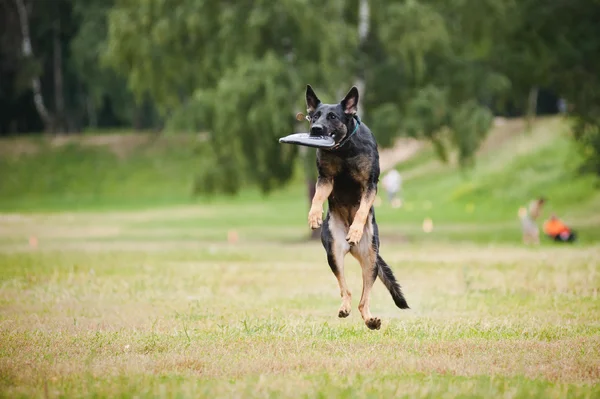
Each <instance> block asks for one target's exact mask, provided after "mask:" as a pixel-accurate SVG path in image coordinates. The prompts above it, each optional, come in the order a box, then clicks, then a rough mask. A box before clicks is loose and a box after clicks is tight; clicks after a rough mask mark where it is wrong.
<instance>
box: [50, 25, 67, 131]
mask: <svg viewBox="0 0 600 399" xmlns="http://www.w3.org/2000/svg"><path fill="white" fill-rule="evenodd" d="M53 52H54V103H55V113H54V114H55V120H56V122H55V126H54V128H55V129H56V130H57V132H64V131H65V95H64V84H63V68H62V46H61V44H60V20H59V19H57V20H56V21H54V35H53Z"/></svg>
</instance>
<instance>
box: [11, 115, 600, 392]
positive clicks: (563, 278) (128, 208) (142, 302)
mask: <svg viewBox="0 0 600 399" xmlns="http://www.w3.org/2000/svg"><path fill="white" fill-rule="evenodd" d="M513 133H514V132H513ZM495 134H496V136H495V144H494V146H493V148H492V149H490V148H488V149H486V150H484V151H482V152H481V154H480V155H479V157H478V167H477V169H475V170H474V171H472V172H470V173H469V175H468V176H461V175H460V174H459V173H458V172H457V170H456V168H455V167H454V166H446V165H442V164H440V163H439V162H438V161H437V160H435V159H434V158H433V154H432V153H431V151H430V149H428V148H427V147H425V149H423V150H422V151H421V152H420V153H418V154H417V155H416V156H415V157H414V158H412V159H410V160H409V161H408V162H406V163H404V164H401V165H400V166H399V169H400V170H401V171H402V174H403V176H404V177H405V185H404V189H405V190H404V200H405V202H404V206H403V207H402V208H400V209H393V208H391V207H390V206H389V205H387V204H385V203H383V204H381V205H378V206H377V219H378V221H379V223H380V226H381V229H380V230H381V236H382V237H381V240H382V247H381V253H382V256H383V257H384V259H386V261H387V262H388V263H389V264H390V265H391V267H392V269H393V270H394V272H395V274H396V276H397V277H398V279H399V281H400V283H401V285H402V287H403V291H404V293H405V295H406V297H407V300H408V303H409V305H410V307H411V309H410V310H400V309H398V308H396V307H395V306H394V303H393V301H392V299H391V298H390V296H389V294H388V293H387V292H386V291H385V288H384V287H383V285H382V284H381V283H380V282H379V281H378V282H376V284H375V287H374V291H373V293H372V300H371V311H372V313H373V314H374V315H375V316H377V317H380V318H381V319H382V327H381V330H379V331H371V330H369V329H367V328H366V326H365V325H364V323H363V322H362V320H361V318H360V315H359V312H358V309H357V305H358V300H359V298H360V289H361V278H360V267H359V265H358V262H356V261H355V260H354V259H353V258H352V257H351V256H348V257H347V258H346V276H347V280H348V284H349V286H350V289H351V290H352V293H353V302H352V313H351V315H350V316H349V317H348V318H347V319H339V318H338V317H337V310H338V307H339V304H340V297H339V291H338V288H337V282H336V280H335V278H334V276H333V274H332V273H331V271H330V269H329V267H328V266H327V263H326V258H325V254H324V251H323V249H322V247H321V245H320V243H319V242H310V241H307V240H305V239H304V238H305V237H306V235H307V233H308V232H307V228H306V215H307V212H308V207H307V203H306V198H305V192H304V190H305V187H304V185H303V184H302V181H301V175H298V176H296V177H295V179H294V181H293V182H292V183H290V185H289V186H286V187H282V188H281V190H278V191H277V192H275V193H273V194H272V195H271V196H269V197H267V198H263V197H262V196H261V195H260V194H259V193H258V192H257V191H256V190H243V192H242V193H241V194H240V195H239V196H238V197H235V198H228V197H217V198H213V199H212V200H208V199H191V197H190V195H189V193H190V191H189V190H190V188H191V184H192V181H193V176H194V173H193V171H194V168H197V167H201V160H198V159H197V158H196V157H195V155H194V152H193V151H192V148H193V147H194V146H193V145H192V143H195V141H185V140H195V139H193V138H191V136H190V137H188V138H187V139H185V140H184V139H182V138H178V139H175V138H169V137H165V138H162V139H160V140H164V141H163V142H161V144H160V145H158V146H157V145H156V143H157V141H151V140H148V141H144V140H142V142H141V143H137V144H136V145H133V144H131V143H129V144H128V145H123V146H121V145H120V144H118V145H117V146H116V147H114V146H113V147H111V144H109V145H108V146H106V145H105V146H101V145H92V144H93V143H92V144H90V143H87V144H85V145H84V144H81V145H79V144H73V145H71V146H57V145H52V144H51V143H49V142H47V141H45V140H43V139H39V138H38V139H34V140H33V141H32V142H34V144H35V145H37V146H41V147H42V148H44V147H45V146H46V147H47V148H46V149H45V150H43V151H42V150H40V148H38V147H35V146H34V147H23V145H24V144H23V143H22V142H16V141H15V142H7V141H3V142H2V143H1V144H2V146H4V147H1V148H0V154H3V156H0V159H1V161H0V176H2V179H1V180H0V209H2V210H3V211H7V212H8V211H10V212H11V213H3V214H0V397H6V398H20V397H23V398H25V397H27V398H30V397H40V398H41V397H69V398H71V397H73V398H75V397H107V398H108V397H110V398H113V397H170V398H171V397H181V398H183V397H193V398H196V397H244V398H245V397H261V398H265V397H278V398H279V397H307V398H315V397H340V398H355V397H356V398H375V397H377V398H379V397H407V398H423V397H435V398H437V397H444V398H470V397H478V398H479V397H481V398H491V397H494V398H495V397H502V398H544V399H545V398H564V397H569V398H571V397H573V398H575V397H577V398H596V397H598V396H600V368H599V367H598V364H600V299H599V298H598V290H599V287H600V270H599V264H600V245H598V242H599V241H598V240H600V228H599V226H600V219H598V215H597V209H599V208H598V207H599V206H600V196H599V195H598V192H597V190H596V189H595V187H594V184H595V181H594V180H593V179H591V178H589V177H581V176H577V175H576V174H575V172H574V170H575V169H574V168H575V167H574V164H571V160H573V162H574V163H575V164H576V160H577V153H576V151H575V150H574V148H573V147H572V146H570V141H569V139H568V137H567V136H566V134H567V131H566V130H565V125H563V124H562V123H561V122H560V121H559V120H556V119H547V120H544V119H542V120H540V121H539V122H538V124H537V125H536V129H534V131H533V132H532V133H531V134H530V135H521V134H518V133H517V134H512V135H510V136H507V137H499V136H498V135H499V134H500V133H498V132H496V133H495ZM108 136H110V137H111V138H112V137H115V140H122V139H123V137H121V135H120V134H118V133H114V134H111V135H108ZM108 136H107V137H108ZM89 137H91V138H90V140H98V137H96V136H89ZM100 139H102V140H104V139H106V138H103V137H100ZM36 140H37V141H36ZM127 140H131V137H129V138H126V139H125V141H124V142H125V143H128V141H127ZM176 140H183V141H184V143H183V144H182V143H181V142H176ZM7 143H8V144H7ZM117 143H120V142H117ZM30 144H31V143H30ZM7 146H8V147H7ZM7 148H8V150H7ZM24 148H25V149H24ZM7 151H8V152H7ZM19 151H20V153H21V155H18V153H19ZM6 154H9V156H5V155H6ZM5 176H9V178H5ZM172 176H176V177H174V178H171V177H172ZM540 193H541V194H543V195H546V196H548V197H549V199H550V202H549V204H548V207H547V208H546V209H545V210H544V217H545V216H546V215H548V214H549V213H550V212H552V211H556V212H558V213H559V215H560V216H561V217H563V218H564V219H565V220H567V221H568V222H569V223H570V224H572V225H573V226H574V227H575V228H576V229H577V231H578V232H579V233H580V237H581V240H580V241H579V242H577V243H576V244H574V245H554V244H553V243H551V242H549V241H547V240H542V245H540V246H535V247H527V246H524V245H522V244H521V243H520V228H519V223H518V220H517V217H516V213H517V209H518V207H519V206H521V205H525V204H526V203H527V202H528V201H529V200H530V199H531V198H532V197H533V196H536V195H539V194H540ZM425 217H431V218H432V219H433V221H434V230H433V232H431V233H424V232H423V231H422V228H421V223H422V221H423V219H424V218H425ZM233 232H235V233H237V236H238V239H237V241H235V240H234V241H231V242H229V241H228V236H229V235H230V234H231V233H233ZM31 239H35V240H37V245H32V244H31V243H30V240H31ZM32 242H33V243H34V244H35V243H36V241H32Z"/></svg>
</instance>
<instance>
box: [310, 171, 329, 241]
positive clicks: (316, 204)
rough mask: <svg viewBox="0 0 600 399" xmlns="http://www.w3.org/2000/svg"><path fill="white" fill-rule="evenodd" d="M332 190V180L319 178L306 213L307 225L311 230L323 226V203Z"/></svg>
mask: <svg viewBox="0 0 600 399" xmlns="http://www.w3.org/2000/svg"><path fill="white" fill-rule="evenodd" d="M332 190H333V178H331V177H322V176H319V178H318V179H317V186H316V190H315V195H314V197H313V199H312V204H311V206H310V211H309V212H308V225H309V226H310V228H311V229H313V230H315V229H318V228H319V227H320V226H321V225H322V224H323V203H324V202H325V201H326V200H327V198H329V195H330V194H331V191H332Z"/></svg>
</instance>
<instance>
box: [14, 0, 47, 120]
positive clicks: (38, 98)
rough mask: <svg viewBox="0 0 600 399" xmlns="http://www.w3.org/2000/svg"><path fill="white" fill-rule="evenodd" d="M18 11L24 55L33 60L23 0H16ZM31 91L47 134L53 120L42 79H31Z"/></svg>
mask: <svg viewBox="0 0 600 399" xmlns="http://www.w3.org/2000/svg"><path fill="white" fill-rule="evenodd" d="M15 3H16V6H17V11H18V13H19V22H20V25H21V35H22V36H23V43H22V47H23V55H24V56H25V58H33V57H34V56H33V49H32V48H31V37H30V35H29V16H28V13H27V7H26V6H25V3H24V1H23V0H15ZM31 90H32V91H33V102H34V104H35V108H36V110H37V112H38V114H39V115H40V118H41V119H42V122H43V123H44V128H45V130H46V131H47V132H51V131H52V130H53V120H52V119H53V118H52V115H50V113H49V112H48V109H47V108H46V105H45V103H44V96H43V95H42V85H41V84H40V78H39V77H38V76H34V77H33V78H32V79H31Z"/></svg>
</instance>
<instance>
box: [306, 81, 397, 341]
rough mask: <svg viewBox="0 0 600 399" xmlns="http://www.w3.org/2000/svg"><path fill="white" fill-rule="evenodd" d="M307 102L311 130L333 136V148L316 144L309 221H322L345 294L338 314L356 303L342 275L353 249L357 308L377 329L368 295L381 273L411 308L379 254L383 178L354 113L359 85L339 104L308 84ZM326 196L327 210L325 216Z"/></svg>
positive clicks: (364, 127)
mask: <svg viewBox="0 0 600 399" xmlns="http://www.w3.org/2000/svg"><path fill="white" fill-rule="evenodd" d="M306 106H307V112H308V115H307V119H308V120H309V123H310V134H311V135H313V136H330V137H332V138H333V139H334V141H335V145H334V146H333V147H332V148H328V149H323V148H318V149H317V169H318V179H317V184H316V190H315V195H314V197H313V199H312V204H311V208H310V211H309V213H308V225H309V226H310V228H311V229H313V230H314V229H317V228H318V227H319V226H321V225H322V230H321V242H322V244H323V247H324V248H325V251H326V253H327V262H328V263H329V266H330V267H331V270H332V271H333V274H334V275H335V277H336V278H337V281H338V284H339V287H340V294H341V297H342V305H341V307H340V309H339V312H338V316H339V317H348V315H349V314H350V310H351V308H352V303H351V302H352V294H351V293H350V289H349V288H348V285H347V284H346V279H345V278H344V257H345V256H346V254H347V253H348V252H350V253H351V254H352V256H354V257H355V258H356V259H357V260H358V262H359V263H360V266H361V269H362V280H363V288H362V294H361V298H360V303H359V304H358V310H359V312H360V314H361V316H362V318H363V320H364V322H365V324H366V325H367V327H369V328H370V329H371V330H378V329H379V328H380V327H381V320H380V319H379V318H377V317H373V315H371V311H370V310H369V297H370V294H371V289H372V287H373V284H374V283H375V280H376V279H377V276H379V278H380V279H381V281H382V282H383V284H384V285H385V286H386V288H387V289H388V290H389V292H390V294H391V295H392V298H393V299H394V302H395V303H396V306H398V307H399V308H400V309H408V308H409V307H408V304H407V303H406V300H405V299H404V295H403V294H402V291H401V289H400V285H399V284H398V283H397V282H396V278H395V277H394V274H393V272H392V269H390V267H389V266H388V265H387V264H386V263H385V261H384V260H383V259H382V258H381V256H380V255H379V229H378V227H377V222H376V221H375V211H374V208H373V202H374V200H375V196H376V194H377V184H378V182H379V153H378V150H377V142H376V141H375V137H374V136H373V134H372V133H371V130H370V129H369V128H368V127H367V125H365V124H364V123H362V122H361V121H360V118H359V117H358V116H357V114H356V112H357V106H358V89H357V88H356V87H352V88H351V89H350V91H349V92H348V94H346V97H345V98H344V99H343V100H342V101H341V102H340V103H339V104H323V103H321V101H320V100H319V98H318V97H317V95H316V94H315V92H314V90H313V89H312V87H311V86H310V85H307V87H306ZM325 200H327V202H328V211H327V216H326V217H325V220H323V204H324V202H325Z"/></svg>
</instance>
